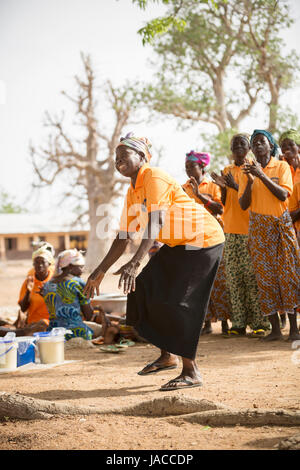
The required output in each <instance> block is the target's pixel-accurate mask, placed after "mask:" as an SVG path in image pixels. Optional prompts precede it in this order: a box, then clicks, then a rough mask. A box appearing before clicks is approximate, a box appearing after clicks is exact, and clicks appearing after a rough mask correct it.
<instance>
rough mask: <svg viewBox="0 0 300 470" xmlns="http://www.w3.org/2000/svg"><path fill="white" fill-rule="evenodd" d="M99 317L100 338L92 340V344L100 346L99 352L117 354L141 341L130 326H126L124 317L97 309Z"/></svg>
mask: <svg viewBox="0 0 300 470" xmlns="http://www.w3.org/2000/svg"><path fill="white" fill-rule="evenodd" d="M98 309H99V316H100V317H101V324H102V331H101V336H99V337H98V338H95V339H93V340H92V343H93V344H96V345H98V344H100V345H102V346H101V347H100V349H101V351H104V352H112V353H118V352H120V351H122V350H123V348H126V347H127V346H134V344H135V341H143V339H142V338H140V337H139V336H138V334H137V332H136V331H135V329H134V328H133V327H132V326H128V325H126V315H125V314H124V315H122V314H119V313H117V312H112V313H105V311H104V310H103V308H102V307H100V306H99V307H98Z"/></svg>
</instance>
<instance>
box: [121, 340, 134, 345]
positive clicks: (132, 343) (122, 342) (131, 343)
mask: <svg viewBox="0 0 300 470" xmlns="http://www.w3.org/2000/svg"><path fill="white" fill-rule="evenodd" d="M118 344H119V345H120V346H122V345H125V346H134V345H135V342H134V341H130V340H129V339H121V341H119V343H118Z"/></svg>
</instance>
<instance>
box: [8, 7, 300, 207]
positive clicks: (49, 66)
mask: <svg viewBox="0 0 300 470" xmlns="http://www.w3.org/2000/svg"><path fill="white" fill-rule="evenodd" d="M291 4H292V11H293V12H294V19H295V24H294V25H293V27H292V28H291V29H290V30H289V31H288V32H285V33H284V36H283V37H284V39H285V41H286V43H287V49H292V48H295V49H297V46H298V44H299V42H300V2H299V0H291ZM164 11H165V9H164V7H162V6H154V5H152V6H151V8H148V9H147V10H146V11H145V12H144V11H141V10H139V9H138V8H137V6H134V5H132V2H131V0H43V1H41V0H0V155H1V171H0V188H2V189H4V190H5V191H7V192H8V193H9V194H10V195H11V196H12V197H13V198H14V200H15V202H16V203H18V204H20V205H23V206H25V207H26V208H27V209H28V210H29V211H35V212H36V211H43V212H44V211H45V210H48V207H50V206H53V204H56V201H57V200H58V199H57V193H56V191H57V190H56V189H55V188H47V189H45V190H43V191H42V192H41V193H39V196H38V199H37V197H35V198H30V197H29V196H30V194H31V193H32V190H31V184H32V181H33V169H32V165H31V163H30V158H29V143H30V141H32V142H33V143H34V144H35V145H37V146H38V145H40V144H42V143H43V142H44V139H45V131H44V129H43V117H44V112H45V111H46V110H48V111H49V112H50V113H52V114H55V113H58V112H59V111H61V110H62V109H66V110H67V111H70V110H71V108H69V107H68V106H69V105H68V104H67V102H66V99H65V97H63V96H62V94H61V91H62V90H66V91H68V92H69V93H70V94H72V92H73V91H74V89H75V88H74V75H75V74H78V75H80V73H81V72H82V66H81V59H80V52H81V51H82V52H84V53H88V54H90V55H91V59H92V63H93V67H94V70H95V72H96V74H97V79H98V80H99V82H101V81H104V80H106V79H110V80H111V81H112V82H113V84H115V85H122V84H124V83H125V81H126V80H131V81H134V80H137V79H139V80H142V81H144V82H150V81H151V78H152V77H153V76H154V73H155V70H154V68H153V67H151V65H150V63H149V61H150V59H152V60H153V59H154V60H155V56H154V54H153V52H152V49H151V47H150V46H146V47H144V46H143V45H142V41H141V37H140V36H139V35H138V34H137V30H138V29H139V28H140V27H142V26H143V25H144V24H145V22H146V21H147V20H149V19H151V18H153V17H156V16H158V15H160V14H163V12H164ZM299 86H300V85H298V87H296V88H295V89H293V90H292V91H290V92H288V93H287V94H286V95H285V97H284V101H285V102H286V103H288V104H289V105H291V104H292V103H294V104H295V109H294V110H295V112H296V113H298V116H299V120H300V107H299V103H300V88H299ZM264 118H265V116H257V114H256V115H255V116H252V118H249V119H248V120H247V121H244V123H243V129H241V130H248V129H249V130H251V129H253V127H254V126H255V127H260V126H263V120H264ZM106 124H107V125H108V127H109V123H106ZM129 130H133V131H135V132H136V134H137V135H147V137H149V138H150V140H151V141H152V142H153V144H154V146H156V147H163V149H164V154H165V157H164V159H163V161H162V166H163V167H164V168H165V169H166V170H167V171H169V173H171V174H172V176H174V177H175V178H177V179H178V180H179V181H180V182H182V183H183V182H184V181H185V179H186V175H185V172H184V155H185V153H186V152H187V151H188V150H190V149H192V148H198V149H199V148H200V147H201V140H200V139H199V133H200V132H203V130H205V125H204V124H201V123H199V124H197V125H196V126H195V127H193V128H192V129H190V130H186V131H179V130H177V128H176V122H175V120H174V119H167V120H165V119H164V120H163V119H159V118H158V119H157V122H155V123H151V124H150V125H149V124H148V123H145V124H144V125H143V124H141V125H139V126H138V127H137V128H134V129H126V131H129ZM35 194H37V193H35Z"/></svg>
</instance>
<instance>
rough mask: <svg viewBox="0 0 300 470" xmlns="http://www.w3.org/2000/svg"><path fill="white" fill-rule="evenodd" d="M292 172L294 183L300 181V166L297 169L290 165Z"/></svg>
mask: <svg viewBox="0 0 300 470" xmlns="http://www.w3.org/2000/svg"><path fill="white" fill-rule="evenodd" d="M289 167H290V169H291V172H292V179H293V184H296V183H299V181H300V168H296V171H295V170H294V167H293V166H291V165H289Z"/></svg>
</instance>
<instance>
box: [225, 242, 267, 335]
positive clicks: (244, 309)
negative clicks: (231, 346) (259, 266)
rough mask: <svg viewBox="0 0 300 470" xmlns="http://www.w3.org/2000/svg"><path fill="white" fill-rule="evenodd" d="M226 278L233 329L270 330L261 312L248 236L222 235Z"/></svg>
mask: <svg viewBox="0 0 300 470" xmlns="http://www.w3.org/2000/svg"><path fill="white" fill-rule="evenodd" d="M225 239H226V242H225V249H224V258H225V268H226V281H227V286H228V289H229V293H230V300H231V308H232V311H231V318H230V319H231V323H232V328H246V327H247V325H249V326H250V328H252V329H253V330H256V329H259V328H263V329H266V330H267V329H269V325H270V324H269V321H268V319H267V318H266V317H265V316H264V315H263V314H262V312H261V308H260V302H259V294H258V287H257V282H256V277H255V272H254V268H253V263H252V259H251V255H250V252H249V246H248V235H241V234H237V233H226V234H225Z"/></svg>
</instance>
